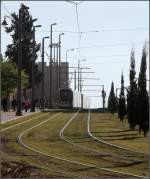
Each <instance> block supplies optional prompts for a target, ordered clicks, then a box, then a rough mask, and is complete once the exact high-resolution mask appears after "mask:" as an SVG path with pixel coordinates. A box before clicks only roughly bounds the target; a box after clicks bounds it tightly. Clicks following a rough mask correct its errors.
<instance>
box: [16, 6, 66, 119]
mask: <svg viewBox="0 0 150 179" xmlns="http://www.w3.org/2000/svg"><path fill="white" fill-rule="evenodd" d="M54 25H56V23H53V24H51V26H50V36H45V37H43V38H42V55H41V56H42V85H41V86H42V87H41V97H42V99H43V100H42V108H44V85H45V84H44V41H45V39H48V38H50V85H49V108H51V107H52V75H53V74H52V65H53V61H52V48H53V47H54V45H55V47H57V50H58V49H59V62H58V61H57V65H58V66H59V68H58V69H59V70H58V76H59V77H58V81H59V82H58V85H59V88H60V63H61V36H62V35H64V33H61V34H59V42H58V43H57V44H53V41H52V30H53V29H52V28H53V26H54ZM38 27H41V25H36V26H33V34H32V37H33V44H32V45H33V46H32V93H31V112H35V29H36V28H38ZM18 29H19V31H18V68H17V69H18V73H17V111H16V115H17V116H21V115H22V109H21V106H22V104H21V70H22V13H21V9H19V22H18Z"/></svg>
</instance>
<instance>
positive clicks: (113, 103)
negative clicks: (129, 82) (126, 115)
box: [108, 82, 117, 114]
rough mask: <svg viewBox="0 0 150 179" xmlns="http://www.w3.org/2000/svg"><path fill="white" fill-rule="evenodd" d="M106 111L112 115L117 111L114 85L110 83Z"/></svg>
mask: <svg viewBox="0 0 150 179" xmlns="http://www.w3.org/2000/svg"><path fill="white" fill-rule="evenodd" d="M108 110H109V112H111V113H112V114H114V113H115V112H116V111H117V100H116V96H115V93H114V83H113V82H112V83H111V91H110V94H109V97H108Z"/></svg>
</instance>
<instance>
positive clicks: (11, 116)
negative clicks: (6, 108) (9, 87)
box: [0, 110, 39, 123]
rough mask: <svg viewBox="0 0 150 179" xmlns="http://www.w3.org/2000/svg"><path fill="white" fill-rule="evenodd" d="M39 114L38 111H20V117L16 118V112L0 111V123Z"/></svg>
mask: <svg viewBox="0 0 150 179" xmlns="http://www.w3.org/2000/svg"><path fill="white" fill-rule="evenodd" d="M37 112H39V110H36V112H30V110H29V111H28V112H25V111H22V116H16V112H3V111H1V115H0V122H1V123H5V122H7V121H10V120H15V119H17V118H21V117H24V116H27V115H31V114H35V113H37Z"/></svg>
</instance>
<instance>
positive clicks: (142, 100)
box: [138, 45, 149, 136]
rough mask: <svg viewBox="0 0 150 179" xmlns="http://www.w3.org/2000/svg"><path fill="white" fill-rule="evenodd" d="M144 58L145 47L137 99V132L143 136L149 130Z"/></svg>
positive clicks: (143, 54)
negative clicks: (140, 132) (141, 132)
mask: <svg viewBox="0 0 150 179" xmlns="http://www.w3.org/2000/svg"><path fill="white" fill-rule="evenodd" d="M146 58H147V48H146V45H144V47H143V51H142V59H141V66H140V72H139V78H138V99H139V103H138V106H139V110H138V111H139V113H138V115H139V131H141V130H142V131H143V132H144V136H146V133H147V132H148V130H149V97H148V92H147V89H146V82H147V81H146V69H147V64H146Z"/></svg>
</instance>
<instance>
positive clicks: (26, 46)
mask: <svg viewBox="0 0 150 179" xmlns="http://www.w3.org/2000/svg"><path fill="white" fill-rule="evenodd" d="M20 9H21V12H22V69H24V70H25V72H26V73H27V74H28V75H29V87H31V79H32V56H33V53H32V44H33V36H32V34H33V23H34V22H36V21H37V19H33V18H32V16H31V15H30V13H29V7H27V6H25V5H24V4H22V3H21V6H20ZM18 24H19V15H17V14H16V13H15V12H14V13H12V14H11V24H10V25H8V24H7V21H6V19H4V21H3V26H4V27H5V31H6V33H8V34H10V35H11V37H12V43H11V44H9V45H8V46H7V49H6V52H5V55H6V57H8V59H10V61H11V62H14V63H15V64H16V65H17V63H18V31H19V28H18ZM39 50H40V43H39V44H38V43H35V57H34V58H35V60H36V59H37V52H38V51H39ZM35 79H36V84H38V82H39V81H40V79H41V73H40V72H39V71H38V67H37V64H36V68H35Z"/></svg>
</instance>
